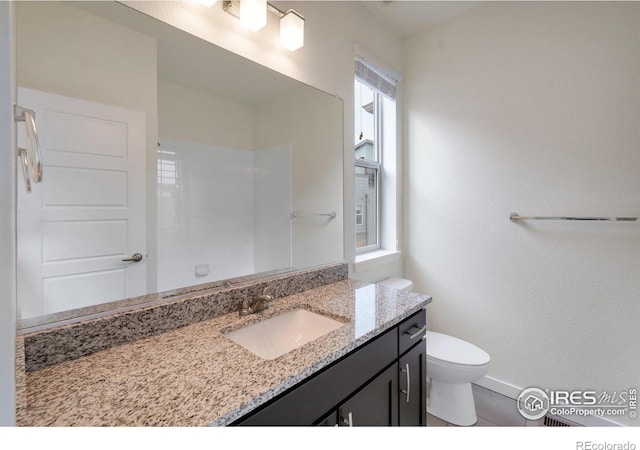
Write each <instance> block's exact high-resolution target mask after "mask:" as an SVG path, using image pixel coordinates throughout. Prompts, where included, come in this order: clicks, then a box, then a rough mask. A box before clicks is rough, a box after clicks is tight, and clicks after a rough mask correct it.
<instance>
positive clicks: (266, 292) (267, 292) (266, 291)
mask: <svg viewBox="0 0 640 450" xmlns="http://www.w3.org/2000/svg"><path fill="white" fill-rule="evenodd" d="M275 290H276V285H275V284H272V285H270V286H267V287H265V288H264V289H263V290H262V295H268V296H269V297H271V299H272V300H273V297H274V296H273V295H272V292H274V291H275Z"/></svg>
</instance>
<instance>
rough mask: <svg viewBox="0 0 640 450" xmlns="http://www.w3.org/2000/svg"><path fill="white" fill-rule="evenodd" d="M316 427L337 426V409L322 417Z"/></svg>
mask: <svg viewBox="0 0 640 450" xmlns="http://www.w3.org/2000/svg"><path fill="white" fill-rule="evenodd" d="M316 426H318V427H337V426H338V411H337V410H335V409H334V410H333V411H331V412H330V413H329V414H327V415H326V416H325V417H323V418H322V419H321V420H320V421H319V422H318V423H317V424H316Z"/></svg>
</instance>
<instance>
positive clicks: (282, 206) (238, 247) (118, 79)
mask: <svg viewBox="0 0 640 450" xmlns="http://www.w3.org/2000/svg"><path fill="white" fill-rule="evenodd" d="M195 6H197V5H194V4H192V3H189V2H175V6H172V7H175V8H177V10H179V8H194V7H195ZM16 31H17V39H16V42H17V79H18V85H19V90H18V101H19V102H20V104H21V105H24V106H25V107H27V108H30V109H32V110H34V111H35V112H36V122H37V125H38V132H39V134H40V142H41V151H42V167H43V182H42V183H39V184H37V185H33V186H32V192H31V193H29V194H28V193H26V192H25V191H24V189H22V190H20V191H19V196H18V197H19V198H18V303H19V305H18V309H19V314H20V317H19V319H20V323H19V326H21V327H23V328H26V327H31V326H36V325H41V324H46V323H52V322H57V321H60V320H66V319H73V318H77V317H82V316H87V315H90V314H95V313H103V312H108V311H111V310H114V309H121V308H123V307H135V306H136V305H140V304H143V303H148V302H153V301H158V300H160V299H163V298H167V297H171V296H174V295H178V294H182V293H186V292H192V291H197V290H202V289H210V288H215V287H218V286H227V285H228V284H229V283H236V282H239V281H244V280H247V279H255V278H260V277H262V276H267V275H272V274H275V273H282V272H286V271H292V270H297V269H304V268H309V267H313V266H318V265H323V264H328V263H334V262H338V261H342V260H343V241H342V236H343V221H342V201H343V192H342V177H343V153H342V147H343V131H342V123H343V116H342V114H343V110H342V107H343V105H342V100H341V99H339V98H337V97H335V96H333V95H330V94H327V93H324V92H322V91H319V90H317V89H315V88H313V87H310V86H307V85H304V84H302V83H300V82H298V81H295V80H293V79H291V78H288V77H286V76H284V75H282V74H279V73H277V72H275V71H273V70H270V69H267V68H265V67H263V66H260V65H258V64H256V63H253V62H251V61H249V60H247V59H244V58H242V57H240V56H238V55H235V54H233V53H230V52H228V51H226V50H224V49H221V48H220V47H217V46H216V45H213V44H211V43H209V42H206V41H203V40H201V39H199V38H197V37H195V36H193V35H191V34H188V33H186V32H184V31H181V30H178V29H176V28H174V27H172V26H170V25H168V24H166V23H163V22H161V21H158V20H156V19H154V18H152V17H149V16H146V15H144V14H142V13H140V12H138V11H135V10H134V9H131V8H129V7H126V6H124V5H122V4H119V3H116V2H68V3H65V2H49V1H46V2H19V3H17V4H16ZM19 144H20V143H19ZM18 182H20V183H23V181H22V180H21V179H19V180H18ZM293 211H299V212H303V213H305V212H306V213H331V212H336V213H337V215H336V216H335V217H332V216H331V215H326V216H321V215H317V216H315V215H313V214H311V215H305V214H300V215H298V216H297V217H296V216H292V212H293ZM224 280H227V282H226V283H225V282H224Z"/></svg>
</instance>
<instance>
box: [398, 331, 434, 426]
mask: <svg viewBox="0 0 640 450" xmlns="http://www.w3.org/2000/svg"><path fill="white" fill-rule="evenodd" d="M398 372H399V373H398V385H399V389H400V399H399V402H398V413H399V424H400V426H426V424H427V393H426V379H427V351H426V346H425V345H424V341H423V342H422V344H417V345H415V346H414V347H413V348H411V350H409V351H408V352H407V353H405V354H404V355H403V356H401V357H400V359H399V360H398Z"/></svg>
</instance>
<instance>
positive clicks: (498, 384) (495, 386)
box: [473, 376, 624, 427]
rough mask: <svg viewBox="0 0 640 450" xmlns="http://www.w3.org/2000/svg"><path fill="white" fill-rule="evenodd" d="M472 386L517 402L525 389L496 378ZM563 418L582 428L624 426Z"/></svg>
mask: <svg viewBox="0 0 640 450" xmlns="http://www.w3.org/2000/svg"><path fill="white" fill-rule="evenodd" d="M473 384H477V385H478V386H480V387H483V388H485V389H488V390H490V391H493V392H496V393H498V394H500V395H504V396H505V397H509V398H512V399H513V400H517V399H518V396H519V395H520V393H521V392H522V391H523V390H524V389H525V388H522V387H519V386H516V385H513V384H511V383H507V382H506V381H502V380H498V379H497V378H493V377H489V376H485V377H483V378H481V379H479V380H478V381H476V382H474V383H473ZM558 417H560V418H564V419H566V420H568V421H570V422H574V423H577V424H578V425H581V426H584V427H623V426H624V425H623V424H621V423H618V422H614V421H613V420H611V419H609V418H606V417H602V416H580V417H575V416H570V417H569V416H567V417H564V416H558Z"/></svg>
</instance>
